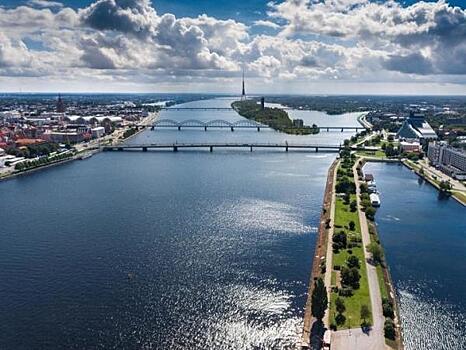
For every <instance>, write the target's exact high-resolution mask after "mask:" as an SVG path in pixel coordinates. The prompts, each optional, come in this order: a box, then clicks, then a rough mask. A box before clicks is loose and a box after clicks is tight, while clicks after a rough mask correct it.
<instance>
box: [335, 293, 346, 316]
mask: <svg viewBox="0 0 466 350" xmlns="http://www.w3.org/2000/svg"><path fill="white" fill-rule="evenodd" d="M335 308H336V309H337V312H338V313H339V314H342V313H343V312H345V311H346V306H345V302H344V300H343V299H342V298H340V297H337V299H336V300H335Z"/></svg>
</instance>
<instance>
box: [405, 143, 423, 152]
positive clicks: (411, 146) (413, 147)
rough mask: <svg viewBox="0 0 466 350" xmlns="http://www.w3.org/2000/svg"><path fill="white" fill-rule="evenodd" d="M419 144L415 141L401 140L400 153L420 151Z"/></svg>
mask: <svg viewBox="0 0 466 350" xmlns="http://www.w3.org/2000/svg"><path fill="white" fill-rule="evenodd" d="M421 149H422V148H421V144H420V143H419V142H417V141H413V142H408V141H401V142H400V150H401V153H419V152H421Z"/></svg>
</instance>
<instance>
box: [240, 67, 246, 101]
mask: <svg viewBox="0 0 466 350" xmlns="http://www.w3.org/2000/svg"><path fill="white" fill-rule="evenodd" d="M245 99H246V89H245V88H244V67H243V91H242V92H241V100H245Z"/></svg>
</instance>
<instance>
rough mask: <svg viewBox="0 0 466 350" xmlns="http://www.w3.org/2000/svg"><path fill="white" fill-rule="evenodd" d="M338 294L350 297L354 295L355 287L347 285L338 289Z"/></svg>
mask: <svg viewBox="0 0 466 350" xmlns="http://www.w3.org/2000/svg"><path fill="white" fill-rule="evenodd" d="M338 295H339V296H341V297H350V296H352V295H353V289H352V288H349V287H346V288H340V289H339V290H338Z"/></svg>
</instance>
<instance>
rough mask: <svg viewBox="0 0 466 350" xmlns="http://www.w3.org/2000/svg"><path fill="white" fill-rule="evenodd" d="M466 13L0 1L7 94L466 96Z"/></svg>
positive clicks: (366, 6)
mask: <svg viewBox="0 0 466 350" xmlns="http://www.w3.org/2000/svg"><path fill="white" fill-rule="evenodd" d="M416 3H417V4H416ZM413 4H416V5H415V6H414V5H413ZM455 6H460V8H456V7H455ZM465 7H466V1H464V0H450V1H448V2H439V1H430V2H417V1H414V0H409V1H402V2H399V3H398V5H396V4H394V3H392V2H383V1H374V2H372V3H369V2H368V1H367V0H322V1H321V2H320V3H316V2H314V1H310V0H283V1H280V2H275V3H273V4H272V5H270V4H269V2H268V1H264V0H250V1H225V0H223V1H222V0H217V1H213V0H196V1H193V0H177V1H173V0H172V1H169V0H158V1H150V0H0V90H10V91H11V90H15V89H18V90H19V89H21V90H23V91H24V90H30V91H37V90H47V89H48V90H54V91H56V90H70V91H89V90H95V91H144V92H148V91H154V92H165V91H180V92H182V91H196V92H199V91H205V92H213V91H216V92H234V89H235V88H236V86H237V80H238V79H239V77H240V76H241V71H242V69H243V68H244V69H245V70H246V75H247V77H248V83H249V85H250V87H251V89H252V90H253V91H257V92H258V93H267V92H277V93H281V92H289V93H370V92H373V93H380V94H384V93H387V94H393V93H400V94H417V93H429V94H437V93H438V94H449V93H462V94H464V93H466V88H465V87H466V59H465V57H466V10H465ZM203 14H206V15H205V16H203Z"/></svg>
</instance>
